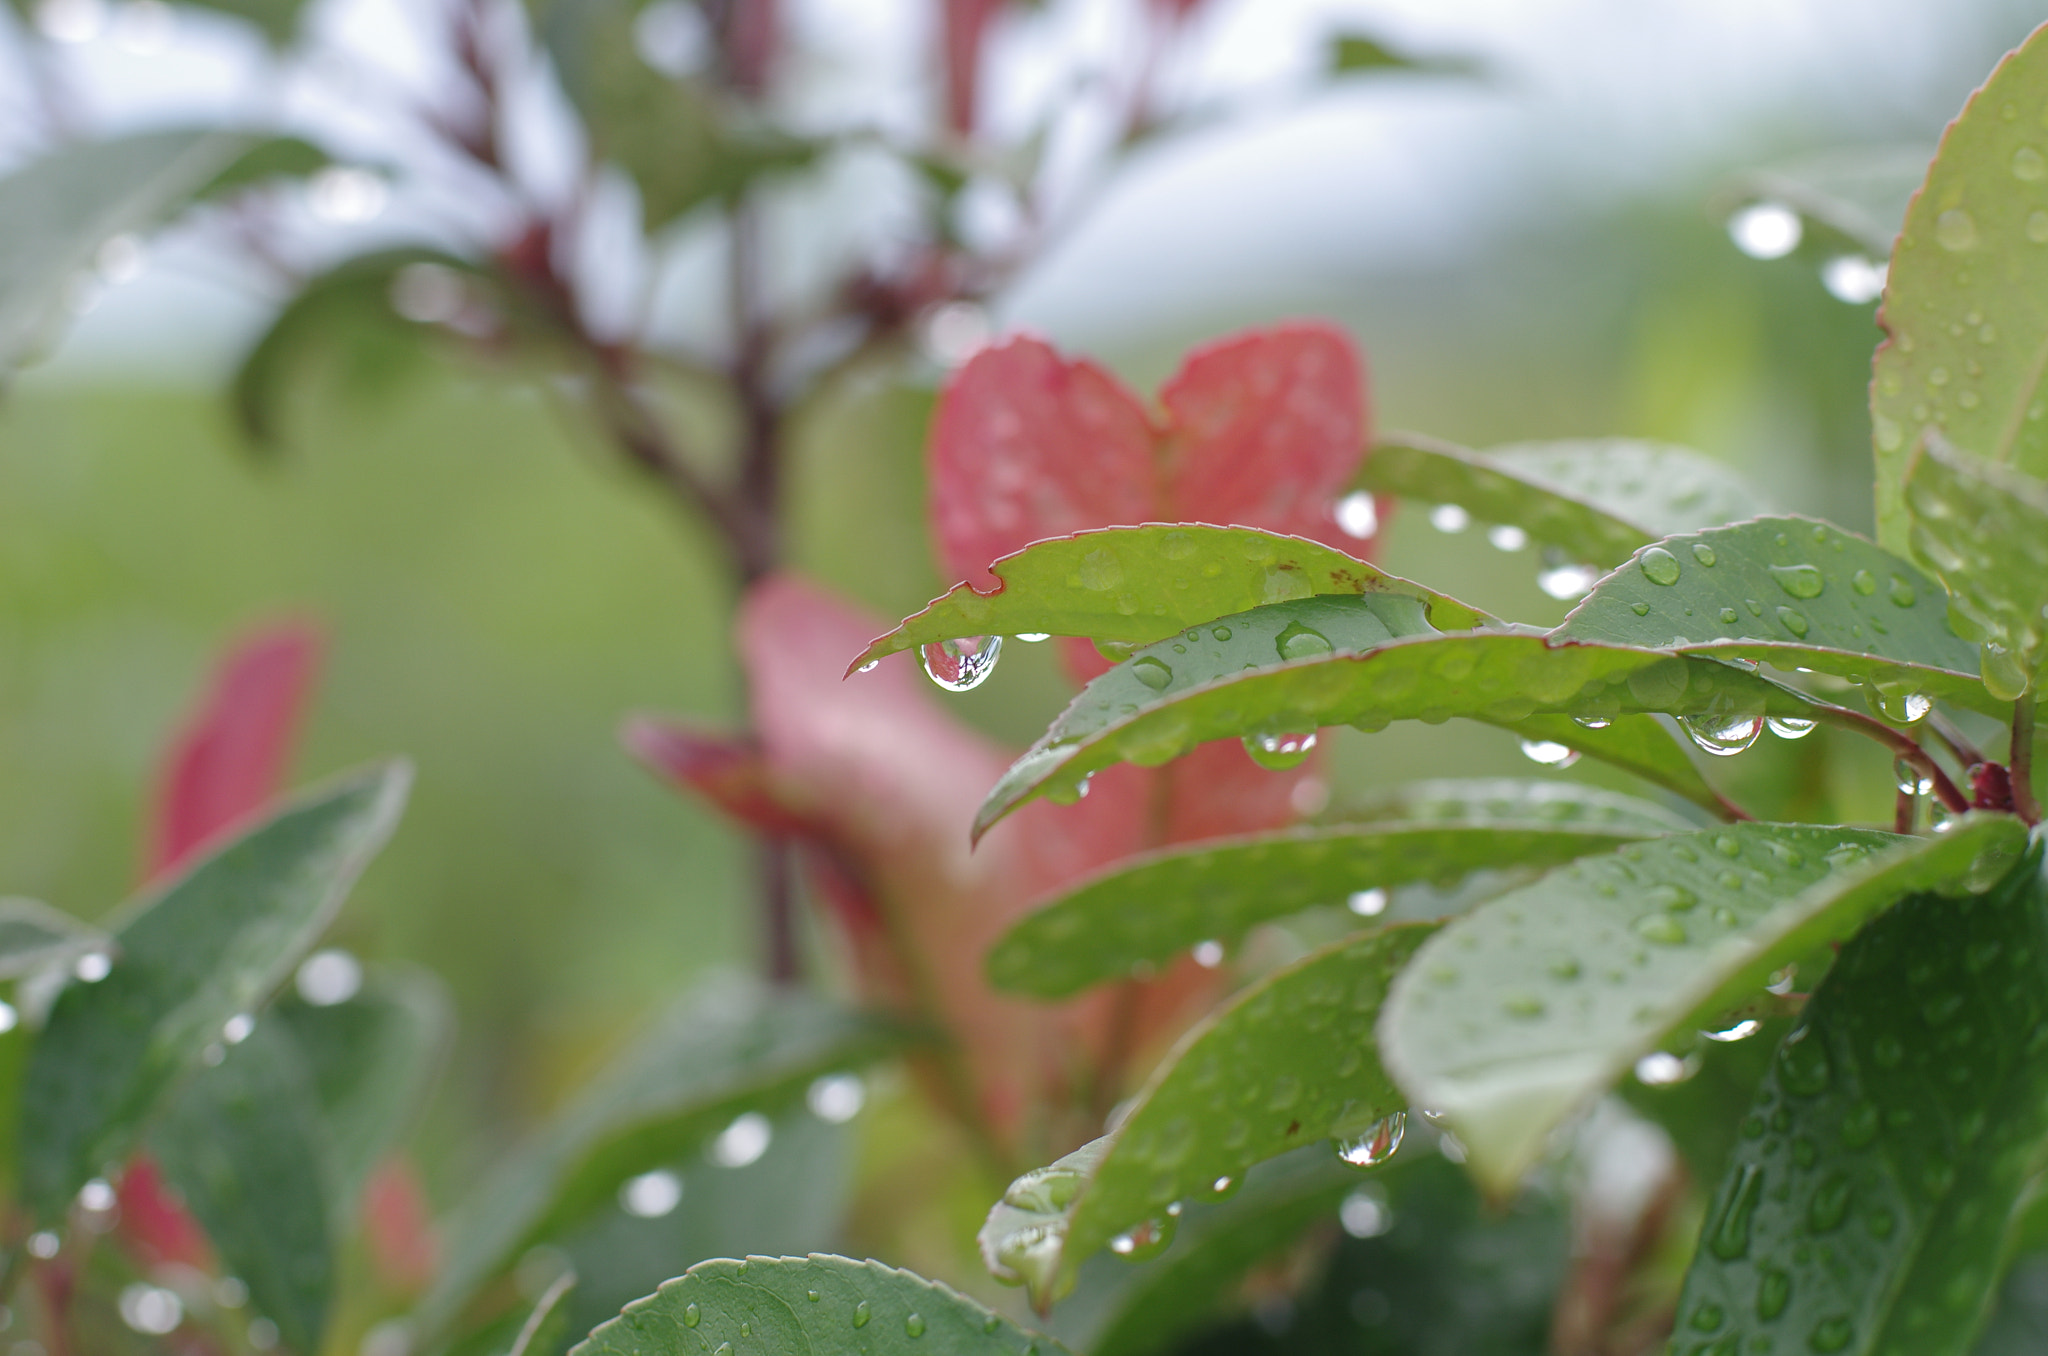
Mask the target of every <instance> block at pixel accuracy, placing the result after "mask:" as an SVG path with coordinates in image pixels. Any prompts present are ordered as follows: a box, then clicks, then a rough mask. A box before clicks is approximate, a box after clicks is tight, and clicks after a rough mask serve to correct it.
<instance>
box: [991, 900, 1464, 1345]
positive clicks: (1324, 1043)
mask: <svg viewBox="0 0 2048 1356" xmlns="http://www.w3.org/2000/svg"><path fill="white" fill-rule="evenodd" d="M1433 930H1434V926H1433V925H1432V924H1427V923H1409V924H1401V925H1398V926H1394V927H1389V928H1384V929H1381V930H1379V931H1377V932H1374V933H1371V934H1368V935H1366V936H1362V937H1349V938H1345V939H1344V940H1342V941H1340V942H1338V943H1336V944H1335V945H1333V946H1330V947H1326V948H1324V949H1323V950H1322V951H1319V952H1316V953H1314V954H1313V955H1311V956H1309V957H1308V958H1307V959H1305V960H1302V961H1300V962H1297V963H1296V964H1294V965H1292V966H1289V967H1287V968H1285V969H1283V970H1279V971H1276V972H1274V973H1273V974H1271V975H1268V976H1266V977H1265V978H1264V979H1262V980H1260V981H1259V982H1258V983H1257V984H1254V985H1252V986H1251V987H1249V988H1248V989H1246V990H1245V991H1244V992H1243V993H1241V994H1239V995H1238V996H1237V997H1236V998H1234V999H1232V1000H1231V1002H1230V1003H1229V1004H1228V1005H1226V1006H1225V1007H1223V1008H1221V1009H1219V1010H1217V1011H1216V1012H1214V1013H1212V1014H1211V1015H1210V1016H1209V1017H1207V1018H1205V1019H1204V1020H1203V1021H1202V1022H1201V1023H1200V1024H1199V1025H1197V1026H1196V1027H1194V1028H1193V1029H1192V1030H1190V1031H1189V1032H1188V1033H1187V1035H1185V1036H1184V1037H1182V1038H1181V1041H1180V1043H1179V1044H1178V1045H1176V1046H1175V1047H1174V1050H1173V1053H1172V1054H1170V1055H1168V1056H1167V1058H1166V1059H1165V1060H1163V1061H1162V1062H1161V1063H1160V1065H1159V1067H1158V1069H1157V1070H1155V1071H1154V1072H1153V1075H1152V1077H1151V1079H1150V1080H1149V1081H1148V1082H1147V1083H1146V1085H1145V1088H1144V1090H1143V1091H1142V1092H1140V1093H1139V1094H1138V1096H1137V1098H1136V1100H1135V1101H1134V1103H1133V1105H1132V1107H1131V1110H1130V1111H1129V1113H1128V1114H1127V1115H1126V1116H1125V1117H1124V1118H1123V1120H1122V1121H1121V1122H1119V1124H1118V1125H1117V1128H1116V1129H1115V1130H1113V1131H1111V1132H1110V1133H1109V1134H1107V1135H1105V1136H1103V1137H1102V1138H1101V1139H1099V1140H1096V1141H1094V1142H1093V1143H1091V1144H1089V1145H1086V1146H1084V1147H1083V1148H1081V1149H1078V1150H1076V1151H1075V1152H1074V1153H1072V1154H1069V1155H1068V1156H1067V1157H1066V1158H1064V1159H1061V1160H1060V1161H1059V1162H1058V1163H1055V1164H1053V1165H1051V1166H1050V1167H1046V1168H1040V1169H1038V1170H1036V1171H1035V1172H1031V1173H1027V1174H1026V1175H1025V1176H1023V1177H1020V1178H1018V1179H1017V1181H1015V1182H1013V1183H1012V1184H1011V1185H1010V1188H1009V1190H1008V1191H1007V1192H1005V1193H1004V1196H1003V1199H1002V1200H1001V1201H999V1202H997V1204H996V1206H995V1208H994V1209H992V1210H991V1211H990V1212H989V1217H988V1221H987V1222H986V1223H985V1224H983V1225H982V1228H981V1254H982V1260H983V1261H984V1262H985V1263H986V1264H987V1265H988V1267H989V1270H990V1271H992V1272H993V1273H994V1274H995V1275H996V1276H997V1278H998V1279H1002V1280H1007V1281H1010V1282H1013V1283H1016V1282H1021V1283H1023V1284H1025V1285H1027V1286H1029V1287H1030V1290H1031V1294H1032V1298H1033V1301H1034V1302H1035V1303H1036V1304H1037V1305H1038V1306H1039V1307H1040V1308H1041V1309H1043V1308H1045V1307H1046V1306H1048V1305H1050V1304H1051V1303H1052V1302H1053V1301H1054V1300H1056V1299H1058V1298H1059V1297H1060V1296H1061V1295H1063V1294H1064V1293H1066V1291H1067V1290H1068V1289H1069V1288H1071V1286H1072V1285H1073V1281H1074V1276H1075V1272H1076V1269H1077V1268H1078V1267H1079V1266H1080V1264H1081V1262H1083V1261H1084V1260H1086V1259H1087V1258H1088V1257H1089V1256H1090V1255H1091V1254H1093V1253H1095V1252H1096V1251H1097V1250H1098V1249H1100V1248H1102V1247H1104V1246H1105V1245H1107V1244H1109V1243H1110V1242H1111V1240H1112V1239H1113V1238H1116V1237H1117V1236H1118V1235H1128V1236H1129V1237H1130V1238H1131V1239H1132V1240H1133V1241H1134V1242H1135V1241H1136V1240H1137V1239H1138V1238H1139V1237H1140V1236H1141V1235H1146V1236H1149V1237H1151V1238H1152V1239H1154V1240H1155V1241H1156V1239H1157V1237H1158V1236H1159V1235H1161V1234H1164V1233H1166V1232H1168V1231H1170V1229H1171V1228H1172V1221H1173V1217H1172V1214H1171V1213H1170V1211H1169V1209H1168V1207H1170V1206H1171V1205H1172V1204H1173V1203H1174V1202H1175V1201H1180V1200H1186V1199H1204V1198H1206V1197H1208V1196H1213V1195H1215V1194H1217V1191H1218V1187H1219V1186H1220V1187H1221V1189H1222V1190H1225V1191H1227V1190H1228V1189H1229V1188H1230V1186H1231V1185H1232V1183H1233V1182H1234V1181H1236V1180H1237V1179H1239V1178H1241V1177H1242V1175H1243V1173H1244V1170H1245V1169H1246V1168H1247V1167H1249V1166H1250V1165H1252V1164H1254V1163H1258V1162H1262V1161H1264V1160H1265V1159H1268V1158H1273V1157H1277V1156H1278V1155H1280V1154H1282V1153H1285V1152H1286V1151H1287V1150H1289V1149H1293V1148H1298V1147H1300V1146H1301V1145H1302V1144H1305V1143H1313V1142H1314V1141H1315V1140H1317V1139H1320V1138H1322V1137H1324V1136H1326V1135H1333V1134H1346V1135H1356V1134H1360V1133H1363V1132H1365V1131H1367V1130H1369V1129H1370V1128H1371V1127H1373V1126H1374V1125H1375V1124H1376V1123H1378V1122H1380V1121H1381V1120H1382V1119H1384V1118H1385V1117H1387V1116H1390V1115H1392V1114H1394V1113H1395V1112H1398V1111H1401V1110H1402V1109H1403V1108H1404V1107H1405V1106H1406V1102H1405V1101H1403V1100H1402V1099H1401V1098H1400V1096H1399V1094H1398V1093H1397V1092H1395V1090H1394V1087H1393V1085H1392V1084H1391V1083H1390V1082H1389V1081H1388V1080H1387V1076H1386V1075H1385V1074H1384V1073H1383V1072H1382V1071H1381V1069H1380V1064H1379V1059H1378V1057H1377V1056H1376V1054H1375V1053H1374V1051H1373V1043H1372V1035H1371V1032H1372V1024H1373V1021H1374V1019H1375V1018H1376V1017H1377V1016H1378V1013H1379V1007H1380V1001H1381V999H1382V998H1383V997H1384V995H1385V993H1386V990H1387V985H1388V983H1389V982H1390V981H1391V980H1392V978H1393V976H1394V974H1395V973H1396V972H1397V971H1398V970H1399V969H1400V968H1401V966H1402V965H1403V964H1404V963H1406V962H1407V960H1408V958H1409V957H1410V956H1411V955H1412V954H1413V953H1414V951H1415V948H1416V947H1417V946H1419V945H1420V944H1421V943H1422V941H1423V939H1424V938H1426V937H1428V936H1429V935H1430V933H1431V932H1432V931H1433Z"/></svg>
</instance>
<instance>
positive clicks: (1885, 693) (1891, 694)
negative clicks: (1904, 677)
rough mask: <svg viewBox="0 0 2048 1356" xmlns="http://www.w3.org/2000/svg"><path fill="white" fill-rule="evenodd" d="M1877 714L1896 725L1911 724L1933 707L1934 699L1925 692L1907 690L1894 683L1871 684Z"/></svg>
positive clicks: (1923, 716) (1920, 718)
mask: <svg viewBox="0 0 2048 1356" xmlns="http://www.w3.org/2000/svg"><path fill="white" fill-rule="evenodd" d="M1870 690H1871V693H1872V695H1873V696H1874V697H1875V699H1876V701H1875V704H1876V706H1877V711H1878V714H1879V715H1881V716H1883V717H1884V718H1885V719H1886V720H1889V721H1891V722H1893V723H1894V724H1898V725H1911V724H1913V723H1914V722H1916V721H1919V720H1922V719H1924V718H1925V717H1926V715H1927V713H1928V712H1929V711H1932V710H1933V709H1934V699H1933V698H1932V697H1929V696H1927V695H1926V694H1925V693H1920V692H1908V691H1906V690H1904V689H1902V688H1900V687H1898V686H1897V685H1895V684H1889V683H1878V684H1873V685H1872V687H1871V689H1870Z"/></svg>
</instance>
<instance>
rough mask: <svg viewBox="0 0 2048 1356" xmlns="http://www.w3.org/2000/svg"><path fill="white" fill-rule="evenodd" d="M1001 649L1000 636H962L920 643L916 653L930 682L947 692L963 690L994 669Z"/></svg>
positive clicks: (969, 687) (977, 685)
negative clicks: (923, 644)
mask: <svg viewBox="0 0 2048 1356" xmlns="http://www.w3.org/2000/svg"><path fill="white" fill-rule="evenodd" d="M1002 653H1003V638H1002V637H1001V636H964V637H961V638H960V639H957V640H938V641H933V642H932V643H931V644H929V645H925V646H921V647H920V648H919V649H918V652H917V657H918V659H919V661H920V662H921V663H923V665H924V671H925V672H926V673H927V674H928V675H930V677H931V680H932V681H933V682H934V683H937V684H938V685H939V686H940V687H942V688H944V689H946V691H948V692H966V691H968V690H969V689H972V688H977V687H980V686H981V684H982V682H983V681H984V680H986V679H987V677H988V676H989V675H990V674H991V673H994V672H995V671H996V660H997V659H999V658H1001V657H1002Z"/></svg>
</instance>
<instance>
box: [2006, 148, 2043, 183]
mask: <svg viewBox="0 0 2048 1356" xmlns="http://www.w3.org/2000/svg"><path fill="white" fill-rule="evenodd" d="M2044 174H2048V160H2044V159H2042V157H2041V153H2040V152H2039V151H2037V150H2035V149H2034V148H2033V147H2032V146H2022V147H2020V148H2019V149H2018V150H2016V151H2014V152H2013V153H2012V177H2013V178H2015V179H2019V180H2022V181H2024V182H2026V183H2032V182H2034V181H2035V180H2036V179H2039V178H2040V177H2041V176H2042V175H2044Z"/></svg>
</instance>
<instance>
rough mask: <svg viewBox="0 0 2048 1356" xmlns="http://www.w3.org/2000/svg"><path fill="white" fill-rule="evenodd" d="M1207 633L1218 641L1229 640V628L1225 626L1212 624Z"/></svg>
mask: <svg viewBox="0 0 2048 1356" xmlns="http://www.w3.org/2000/svg"><path fill="white" fill-rule="evenodd" d="M1209 634H1210V635H1211V636H1212V637H1214V638H1215V639H1217V640H1219V641H1221V640H1229V639H1230V628H1229V627H1227V626H1212V627H1210V628H1209Z"/></svg>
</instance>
